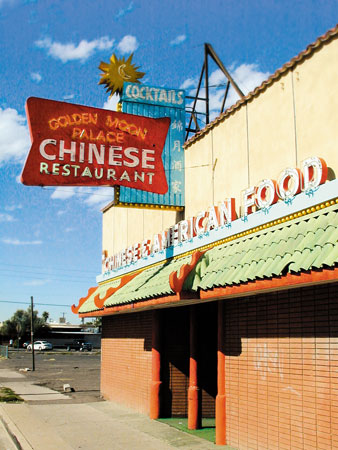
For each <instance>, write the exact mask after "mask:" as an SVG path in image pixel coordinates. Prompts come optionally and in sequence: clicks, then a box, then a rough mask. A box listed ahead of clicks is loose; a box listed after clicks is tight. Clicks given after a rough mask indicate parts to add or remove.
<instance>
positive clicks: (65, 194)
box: [50, 186, 75, 200]
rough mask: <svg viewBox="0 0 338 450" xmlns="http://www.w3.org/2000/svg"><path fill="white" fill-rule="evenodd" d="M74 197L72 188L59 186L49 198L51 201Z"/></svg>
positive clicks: (73, 188)
mask: <svg viewBox="0 0 338 450" xmlns="http://www.w3.org/2000/svg"><path fill="white" fill-rule="evenodd" d="M73 195H75V187H74V186H60V187H57V188H56V189H55V191H54V192H53V194H52V195H51V196H50V198H52V199H54V200H55V199H58V200H65V199H66V198H70V197H73Z"/></svg>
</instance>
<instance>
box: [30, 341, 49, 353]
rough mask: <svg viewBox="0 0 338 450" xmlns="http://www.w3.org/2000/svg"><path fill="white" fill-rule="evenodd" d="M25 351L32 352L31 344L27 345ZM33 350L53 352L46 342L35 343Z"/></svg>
mask: <svg viewBox="0 0 338 450" xmlns="http://www.w3.org/2000/svg"><path fill="white" fill-rule="evenodd" d="M27 350H29V351H31V350H32V344H29V345H27ZM34 350H40V351H42V350H53V345H52V344H51V343H50V342H47V341H35V342H34Z"/></svg>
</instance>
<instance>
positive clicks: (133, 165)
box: [21, 97, 170, 194]
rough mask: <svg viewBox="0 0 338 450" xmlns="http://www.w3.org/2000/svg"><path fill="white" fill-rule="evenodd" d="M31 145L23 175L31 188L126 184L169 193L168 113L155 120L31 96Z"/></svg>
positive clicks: (29, 102)
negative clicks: (164, 156) (164, 155)
mask: <svg viewBox="0 0 338 450" xmlns="http://www.w3.org/2000/svg"><path fill="white" fill-rule="evenodd" d="M26 112H27V117H28V125H29V130H30V135H31V140H32V147H31V149H30V152H29V154H28V157H27V160H26V163H25V166H24V169H23V172H22V175H21V181H22V183H24V184H26V185H30V186H65V185H68V186H114V185H121V186H127V187H131V188H135V189H141V190H144V191H149V192H155V193H158V194H165V193H166V192H167V190H168V184H167V180H166V176H165V172H164V167H163V162H162V151H163V147H164V143H165V139H166V136H167V132H168V129H169V124H170V119H169V118H167V117H164V118H160V119H152V118H148V117H142V116H134V115H131V114H125V113H120V112H114V111H108V110H105V109H98V108H91V107H88V106H82V105H74V104H70V103H64V102H57V101H53V100H46V99H41V98H35V97H31V98H29V99H28V100H27V102H26Z"/></svg>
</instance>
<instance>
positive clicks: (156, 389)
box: [149, 381, 162, 419]
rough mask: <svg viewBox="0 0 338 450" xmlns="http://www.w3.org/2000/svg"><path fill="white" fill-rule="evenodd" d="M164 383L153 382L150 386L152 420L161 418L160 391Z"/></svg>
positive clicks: (150, 414) (150, 415) (150, 413)
mask: <svg viewBox="0 0 338 450" xmlns="http://www.w3.org/2000/svg"><path fill="white" fill-rule="evenodd" d="M161 384H162V381H152V382H151V385H150V412H149V417H150V418H151V419H159V417H160V390H161Z"/></svg>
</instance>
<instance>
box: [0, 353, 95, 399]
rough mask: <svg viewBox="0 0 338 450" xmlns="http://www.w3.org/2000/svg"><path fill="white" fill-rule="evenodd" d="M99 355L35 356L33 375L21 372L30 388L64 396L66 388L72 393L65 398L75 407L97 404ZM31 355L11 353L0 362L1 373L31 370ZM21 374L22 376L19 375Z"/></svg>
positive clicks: (58, 354) (61, 354) (48, 354)
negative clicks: (36, 387) (70, 389)
mask: <svg viewBox="0 0 338 450" xmlns="http://www.w3.org/2000/svg"><path fill="white" fill-rule="evenodd" d="M100 364H101V354H100V352H86V353H82V352H62V351H60V352H58V351H55V352H46V353H43V352H42V353H41V352H38V353H36V354H35V371H32V370H28V371H25V372H24V374H25V377H26V378H27V379H29V380H32V381H34V384H38V385H40V386H46V387H48V388H50V389H53V390H55V391H57V392H64V391H63V386H64V384H69V385H70V386H71V388H72V392H70V393H68V394H67V395H68V396H70V397H72V399H73V401H74V402H75V403H88V402H97V401H99V400H101V397H100ZM32 366H33V365H32V354H31V353H29V352H26V351H23V350H18V351H12V352H10V353H9V359H3V360H0V370H1V369H12V370H16V371H20V369H21V370H22V369H32ZM21 373H22V372H21Z"/></svg>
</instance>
